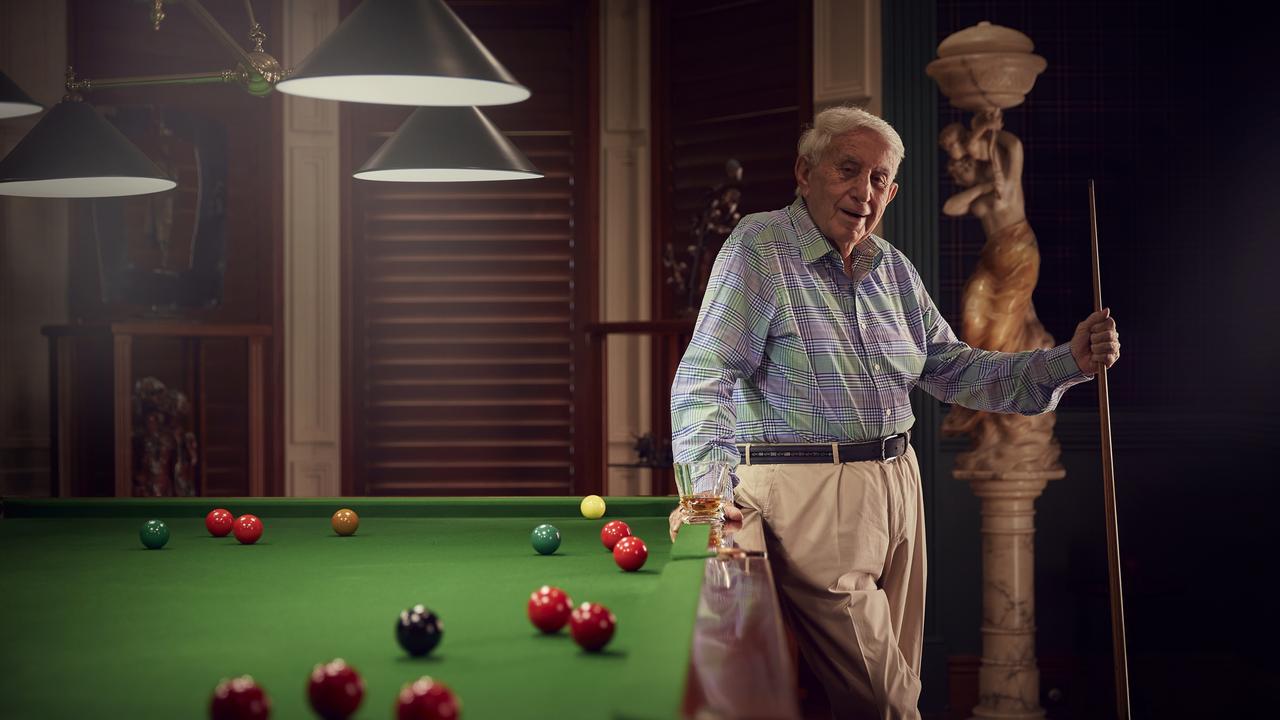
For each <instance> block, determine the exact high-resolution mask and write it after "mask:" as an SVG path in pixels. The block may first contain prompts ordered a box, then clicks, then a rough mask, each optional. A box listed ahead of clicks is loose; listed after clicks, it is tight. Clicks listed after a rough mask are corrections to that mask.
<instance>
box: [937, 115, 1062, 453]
mask: <svg viewBox="0 0 1280 720" xmlns="http://www.w3.org/2000/svg"><path fill="white" fill-rule="evenodd" d="M1003 125H1004V123H1003V116H1002V113H1001V110H1000V108H990V109H985V110H983V111H981V112H979V113H977V114H976V115H975V116H974V118H973V121H972V123H971V127H970V128H968V129H966V128H965V127H964V126H963V125H961V124H959V123H952V124H951V125H948V126H947V127H945V128H943V130H942V132H941V134H940V135H939V144H940V145H941V146H942V149H943V150H944V151H945V152H946V153H947V155H948V157H949V160H948V162H947V172H948V173H949V174H950V175H951V179H952V180H953V181H955V183H956V185H958V186H959V187H960V188H961V190H960V191H959V192H957V193H956V194H955V195H952V196H951V197H950V198H948V199H947V201H946V203H945V204H944V205H943V208H942V211H943V212H944V213H946V214H947V215H950V216H953V217H963V216H965V215H972V216H974V217H975V218H977V219H978V220H979V222H981V223H982V229H983V231H984V232H985V233H986V236H987V242H986V245H985V246H984V247H983V249H982V255H981V256H980V257H979V259H978V265H977V268H976V269H975V270H974V273H973V276H972V277H970V278H969V281H968V282H967V283H966V284H965V287H964V295H963V306H962V312H961V328H960V337H961V339H963V340H964V341H965V342H966V343H968V344H969V345H971V346H973V347H976V348H982V349H984V350H1000V351H1003V352H1018V351H1022V350H1033V349H1036V348H1051V347H1053V346H1054V341H1053V337H1052V336H1051V335H1050V334H1049V333H1048V332H1047V331H1046V330H1045V329H1044V326H1043V325H1042V324H1041V323H1040V319H1039V318H1038V317H1036V311H1035V306H1034V305H1033V304H1032V302H1031V293H1032V292H1033V291H1034V290H1035V287H1036V280H1037V278H1038V276H1039V273H1040V251H1039V249H1038V247H1037V245H1036V236H1035V232H1033V231H1032V229H1031V224H1030V223H1028V222H1027V215H1026V204H1025V202H1024V200H1023V192H1022V165H1023V153H1022V142H1021V141H1019V140H1018V138H1017V136H1016V135H1014V134H1013V133H1010V132H1008V131H1007V130H1004V127H1003ZM1053 424H1054V415H1053V413H1045V414H1043V415H1036V416H1031V417H1027V416H1023V415H1014V414H997V413H986V412H979V411H975V410H969V409H968V408H963V407H960V406H958V405H957V406H954V407H953V409H952V410H951V412H950V413H949V414H948V415H947V418H946V420H945V421H944V422H943V425H942V430H943V432H944V433H946V434H951V435H960V434H968V435H969V436H970V437H971V438H972V439H973V447H972V449H971V450H969V451H968V452H966V453H963V454H961V455H960V456H959V457H957V459H956V467H957V468H958V469H964V470H990V471H997V472H1001V471H1010V470H1015V471H1036V470H1051V469H1057V468H1059V467H1060V465H1059V463H1058V456H1059V454H1060V448H1059V446H1058V442H1057V440H1056V439H1055V438H1054V436H1053Z"/></svg>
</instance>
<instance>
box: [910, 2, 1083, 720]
mask: <svg viewBox="0 0 1280 720" xmlns="http://www.w3.org/2000/svg"><path fill="white" fill-rule="evenodd" d="M1033 49H1034V45H1033V44H1032V42H1031V39H1030V38H1028V37H1027V36H1026V35H1024V34H1022V33H1020V32H1018V31H1017V30H1013V29H1010V28H1007V27H1001V26H999V25H993V24H991V23H989V22H982V23H979V24H977V25H975V26H973V27H969V28H965V29H963V30H960V31H959V32H956V33H954V34H952V35H950V36H949V37H947V38H946V39H945V40H943V41H942V43H941V44H940V45H938V58H937V59H936V60H934V61H933V62H931V63H929V66H928V68H926V72H928V74H929V76H930V77H932V78H933V79H934V81H936V82H937V83H938V88H939V89H940V90H941V91H942V94H943V95H945V96H946V97H947V98H948V99H949V100H950V101H951V104H952V105H954V106H955V107H958V108H960V109H962V110H968V111H970V112H972V113H974V114H973V117H972V119H971V120H970V122H969V123H968V125H967V126H966V125H964V124H961V123H952V124H950V125H948V126H946V127H945V128H943V129H942V132H941V133H940V135H939V138H938V143H939V145H940V146H941V147H942V150H943V152H945V153H946V158H947V166H946V169H947V173H948V174H949V175H950V176H951V179H952V181H954V183H955V185H956V192H955V194H954V195H952V196H951V197H949V198H947V200H946V202H945V203H944V205H943V208H942V211H943V213H945V214H946V215H949V216H951V217H966V216H972V217H974V218H975V219H977V220H978V222H979V223H980V224H981V225H982V230H983V232H984V233H985V235H986V238H987V239H986V243H985V245H984V246H983V248H982V254H981V256H980V257H979V259H978V263H977V267H976V268H975V269H974V272H973V275H972V276H971V277H970V278H969V280H968V282H967V283H966V284H965V287H964V297H963V306H962V318H961V329H960V337H961V339H962V340H964V341H965V342H966V343H968V344H969V345H971V346H973V347H975V348H981V349H984V350H999V351H1003V352H1022V351H1027V350H1035V349H1040V348H1050V347H1053V345H1054V342H1053V337H1052V336H1050V335H1049V333H1048V332H1046V331H1045V329H1044V326H1043V325H1042V324H1041V323H1040V320H1039V318H1037V317H1036V311H1035V307H1034V306H1033V305H1032V303H1031V295H1032V292H1033V291H1034V290H1035V287H1036V280H1037V279H1038V277H1039V274H1040V251H1039V249H1038V247H1037V245H1036V236H1035V233H1034V232H1033V231H1032V229H1031V225H1030V223H1028V222H1027V213H1026V203H1025V200H1024V197H1023V191H1022V173H1023V167H1024V162H1025V157H1024V156H1023V149H1022V142H1021V141H1020V140H1019V139H1018V138H1017V136H1015V135H1014V134H1013V133H1010V132H1009V131H1007V130H1005V129H1004V112H1005V111H1006V110H1008V109H1009V108H1013V107H1016V106H1018V105H1020V104H1022V102H1023V101H1024V100H1025V99H1026V95H1027V93H1028V92H1030V91H1031V88H1032V86H1033V85H1034V84H1035V79H1036V76H1037V75H1039V74H1040V73H1041V72H1043V71H1044V69H1045V67H1046V64H1047V63H1046V62H1045V59H1044V58H1042V57H1040V56H1039V55H1035V54H1033V53H1032V50H1033ZM1054 419H1055V418H1054V415H1053V413H1044V414H1042V415H1035V416H1030V417H1028V416H1023V415H1016V414H996V413H986V412H975V411H973V410H969V409H967V408H962V407H959V406H955V407H954V408H953V409H952V410H951V412H950V413H949V414H948V415H947V417H946V418H945V420H944V421H943V425H942V431H943V433H944V434H949V435H967V436H969V437H970V439H971V440H972V444H971V446H970V448H969V450H968V451H967V452H964V453H960V454H959V455H957V457H956V466H955V470H954V471H953V474H954V475H955V477H956V478H957V479H960V480H964V481H967V482H969V483H970V485H971V487H972V488H973V491H974V494H976V495H977V496H978V497H980V498H982V525H981V532H982V595H983V597H982V629H981V632H982V665H981V667H980V668H979V670H978V697H979V703H978V705H977V707H974V708H973V715H972V716H973V717H975V718H1004V719H1006V720H1012V719H1014V718H1027V719H1030V718H1043V717H1044V716H1045V714H1044V710H1043V709H1042V708H1041V707H1040V697H1039V696H1040V671H1039V669H1038V668H1037V665H1036V655H1035V584H1034V582H1035V543H1034V539H1035V500H1036V498H1037V497H1039V495H1040V494H1041V492H1043V490H1044V488H1045V487H1046V485H1047V484H1048V481H1050V480H1056V479H1060V478H1062V477H1063V476H1064V475H1065V472H1064V471H1063V469H1062V466H1061V464H1060V463H1059V462H1058V456H1059V454H1060V449H1059V446H1058V441H1057V439H1056V438H1054V436H1053V425H1054Z"/></svg>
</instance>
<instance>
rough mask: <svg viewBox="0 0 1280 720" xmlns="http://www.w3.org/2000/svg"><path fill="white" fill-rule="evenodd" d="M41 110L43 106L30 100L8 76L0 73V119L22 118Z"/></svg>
mask: <svg viewBox="0 0 1280 720" xmlns="http://www.w3.org/2000/svg"><path fill="white" fill-rule="evenodd" d="M43 109H44V106H43V105H41V104H40V103H38V102H36V101H35V100H32V99H31V96H29V95H27V94H26V93H24V92H22V88H20V87H18V84H17V83H15V82H14V81H12V80H10V79H9V76H8V75H5V74H4V73H3V72H0V118H11V117H22V116H23V115H30V114H32V113H38V112H40V111H41V110H43Z"/></svg>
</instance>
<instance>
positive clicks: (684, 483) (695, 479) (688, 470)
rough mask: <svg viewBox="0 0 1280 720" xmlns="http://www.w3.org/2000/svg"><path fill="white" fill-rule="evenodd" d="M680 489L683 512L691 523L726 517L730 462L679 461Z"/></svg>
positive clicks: (678, 489) (697, 523) (684, 517)
mask: <svg viewBox="0 0 1280 720" xmlns="http://www.w3.org/2000/svg"><path fill="white" fill-rule="evenodd" d="M675 471H676V490H677V491H678V492H679V493H680V515H681V518H682V519H683V520H684V522H686V523H689V524H691V525H706V524H709V523H718V522H722V521H723V520H724V502H725V498H726V496H727V495H728V494H729V474H730V470H729V466H728V465H725V464H724V463H676V464H675Z"/></svg>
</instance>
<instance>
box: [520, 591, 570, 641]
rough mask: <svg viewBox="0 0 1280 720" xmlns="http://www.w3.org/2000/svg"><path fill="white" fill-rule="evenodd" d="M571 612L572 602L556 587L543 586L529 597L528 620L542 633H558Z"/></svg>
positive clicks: (567, 620)
mask: <svg viewBox="0 0 1280 720" xmlns="http://www.w3.org/2000/svg"><path fill="white" fill-rule="evenodd" d="M572 612H573V601H572V600H570V599H569V596H568V595H566V594H565V592H564V591H563V590H561V589H560V588H558V587H551V586H550V585H543V586H542V587H540V588H538V589H537V590H534V591H533V594H532V595H530V596H529V620H530V621H531V622H532V623H533V625H534V627H536V628H538V629H539V630H541V631H542V632H544V633H553V632H558V631H559V630H560V628H562V627H564V626H565V623H567V622H569V614H570V613H572Z"/></svg>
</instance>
